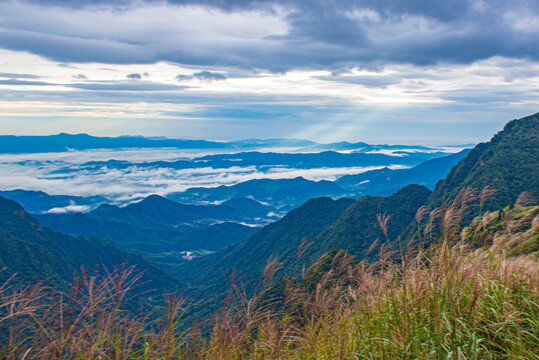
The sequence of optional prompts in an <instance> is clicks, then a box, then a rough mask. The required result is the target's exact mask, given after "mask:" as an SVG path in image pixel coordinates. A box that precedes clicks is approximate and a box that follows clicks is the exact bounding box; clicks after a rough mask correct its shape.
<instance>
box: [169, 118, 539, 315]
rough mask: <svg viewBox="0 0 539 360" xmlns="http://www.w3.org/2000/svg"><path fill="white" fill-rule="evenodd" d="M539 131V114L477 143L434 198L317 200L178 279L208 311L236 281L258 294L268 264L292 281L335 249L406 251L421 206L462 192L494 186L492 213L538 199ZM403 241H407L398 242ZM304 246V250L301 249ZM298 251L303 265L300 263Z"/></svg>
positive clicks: (411, 189) (424, 192)
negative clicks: (522, 198)
mask: <svg viewBox="0 0 539 360" xmlns="http://www.w3.org/2000/svg"><path fill="white" fill-rule="evenodd" d="M538 126H539V114H535V115H532V116H529V117H526V118H522V119H520V120H513V121H511V122H509V123H508V124H507V125H506V126H505V128H504V130H503V131H501V132H499V133H498V134H496V135H495V136H494V137H493V138H492V139H491V141H489V142H488V143H481V144H478V145H477V146H476V147H475V148H474V149H473V150H472V151H470V152H469V153H468V154H467V155H466V156H465V157H464V158H463V159H462V160H460V161H459V162H458V163H457V164H456V165H455V166H454V167H453V169H452V170H451V171H450V173H449V175H448V176H447V177H446V179H444V180H443V181H440V182H438V184H437V185H436V188H435V189H434V191H433V192H431V191H430V190H429V189H427V188H425V187H423V186H421V185H408V186H406V187H404V188H403V189H401V190H399V191H398V192H396V193H394V194H393V195H391V196H389V197H373V196H365V197H363V198H361V199H359V200H357V201H354V200H351V199H341V200H338V201H334V200H331V199H328V198H320V199H313V200H310V201H308V202H307V203H305V204H304V205H302V206H301V207H300V208H298V209H296V210H293V211H291V212H290V213H289V214H288V215H287V216H285V217H284V218H283V219H281V220H279V221H278V222H276V223H273V224H270V225H267V226H266V227H264V228H263V229H262V230H261V231H260V232H259V233H257V234H255V235H253V236H252V237H251V238H249V239H247V240H245V241H244V242H242V243H239V244H237V245H234V246H231V247H228V248H225V249H222V250H220V251H218V252H215V253H213V254H211V255H208V256H206V257H203V258H200V259H195V260H194V261H192V262H190V263H185V264H183V265H182V266H181V267H180V268H179V269H178V273H177V275H178V276H179V278H180V280H181V281H182V282H183V283H185V284H186V285H187V286H188V287H190V293H191V294H192V297H193V298H194V299H195V303H194V308H195V311H203V312H204V311H206V312H207V311H209V310H208V309H209V308H212V309H214V310H216V307H215V306H217V305H218V304H220V303H222V301H223V299H224V298H225V296H226V293H227V291H228V284H229V283H230V281H232V279H236V280H237V281H241V282H242V284H243V285H242V286H243V287H244V288H246V289H247V290H249V291H253V289H255V288H256V287H257V281H259V279H260V278H261V277H262V274H263V271H264V268H265V265H266V262H267V261H268V259H270V257H271V258H273V259H275V260H276V261H278V262H279V264H280V267H281V269H280V271H281V273H282V274H291V273H293V272H297V271H298V270H299V269H301V268H303V267H304V266H309V264H312V263H313V262H314V261H316V259H317V258H319V257H320V256H321V255H323V254H324V253H325V252H327V251H330V250H332V249H333V248H341V249H344V250H346V251H348V252H349V253H350V254H352V255H356V256H357V257H358V258H359V259H363V258H365V256H366V255H367V251H368V250H369V248H371V246H372V245H373V244H374V243H375V242H376V241H377V240H378V241H380V244H381V243H384V242H386V241H388V242H389V243H392V244H393V247H394V249H395V250H401V251H402V248H403V247H404V246H406V243H407V242H408V241H410V240H411V237H412V236H413V235H411V234H414V233H415V232H414V231H413V230H412V231H410V230H409V229H410V228H412V229H415V228H416V227H417V224H416V219H415V215H416V212H417V210H418V209H419V208H420V207H421V206H428V207H429V208H430V210H432V209H434V207H435V206H437V205H440V204H441V202H442V201H444V200H445V199H451V198H454V197H455V196H456V194H457V192H458V191H459V190H461V189H462V188H464V187H473V188H475V189H476V190H481V189H483V188H484V187H485V186H487V185H491V186H494V187H495V188H496V193H495V194H494V195H493V196H492V197H491V199H490V200H489V204H490V205H489V206H492V207H495V206H498V208H501V207H503V206H505V205H509V204H511V203H514V202H516V201H517V198H518V197H519V195H520V194H521V193H522V192H523V191H528V192H529V193H530V194H531V195H530V196H531V197H532V198H534V197H535V199H537V197H536V196H537V194H538V191H539V186H538V185H539V184H538V180H537V179H539V167H538V166H537V164H538V163H539V131H538V130H539V129H538ZM508 147H509V148H508ZM461 155H462V154H461ZM536 201H537V200H535V202H536ZM489 206H486V207H485V209H487V208H488V207H489ZM378 217H380V218H381V220H382V222H383V221H384V218H385V219H387V222H386V225H387V234H384V233H383V231H382V229H381V227H380V226H378V222H379V220H378ZM402 234H403V236H405V237H404V238H400V237H399V236H400V235H402ZM303 239H305V241H306V244H307V245H308V246H307V248H306V249H305V248H303V246H302V245H301V244H302V241H304V240H303ZM300 248H303V249H302V250H301V252H303V255H302V259H303V260H301V259H299V260H298V255H297V254H298V249H300ZM300 260H301V261H300ZM212 306H214V307H212ZM199 308H200V309H201V310H197V309H199Z"/></svg>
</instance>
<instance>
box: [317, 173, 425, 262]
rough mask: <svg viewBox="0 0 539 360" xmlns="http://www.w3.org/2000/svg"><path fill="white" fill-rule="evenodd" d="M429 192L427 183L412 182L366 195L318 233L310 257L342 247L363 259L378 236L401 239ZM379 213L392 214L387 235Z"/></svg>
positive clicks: (383, 241) (387, 239)
mask: <svg viewBox="0 0 539 360" xmlns="http://www.w3.org/2000/svg"><path fill="white" fill-rule="evenodd" d="M430 194H431V191H430V190H429V189H427V188H426V187H424V186H422V185H415V184H412V185H407V186H406V187H404V188H402V189H401V190H399V191H397V192H396V193H394V194H393V195H391V196H387V197H382V196H364V197H362V198H361V199H359V200H358V201H356V202H355V203H354V204H353V205H352V206H350V207H349V208H348V209H347V210H346V211H345V212H344V213H343V214H342V216H341V217H340V218H339V219H338V220H337V221H335V222H334V223H333V224H332V225H331V226H330V227H328V228H327V229H325V230H324V231H323V232H322V233H320V234H319V235H318V236H317V238H316V239H315V245H313V246H312V247H311V248H309V250H307V255H308V256H309V257H310V259H311V261H315V260H316V259H318V258H319V257H320V256H322V255H323V254H324V253H326V252H328V251H330V250H332V249H335V248H340V249H344V250H346V251H347V252H348V253H349V254H351V255H354V256H357V257H358V258H359V259H364V258H365V257H366V256H367V250H368V249H369V247H370V246H371V245H372V244H373V243H374V242H375V241H376V240H379V243H380V244H383V243H385V242H386V241H389V242H390V243H398V241H397V240H398V237H399V235H400V234H401V232H402V230H403V229H404V228H406V226H408V224H410V223H411V222H412V221H413V219H414V217H415V214H416V212H417V210H418V209H419V208H420V207H421V206H422V205H424V204H425V202H426V201H427V199H428V198H429V195H430ZM379 214H381V215H386V216H388V217H389V218H388V219H389V220H388V222H387V237H386V235H385V234H384V233H383V231H382V229H381V227H380V225H379V223H378V215H379ZM397 246H398V244H397V245H394V246H393V247H394V248H396V247H397ZM395 250H399V249H395ZM375 255H377V254H376V252H375Z"/></svg>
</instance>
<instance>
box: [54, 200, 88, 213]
mask: <svg viewBox="0 0 539 360" xmlns="http://www.w3.org/2000/svg"><path fill="white" fill-rule="evenodd" d="M90 210H92V207H91V206H89V205H76V204H75V203H72V204H70V205H68V206H65V207H55V208H52V209H49V210H48V211H47V213H48V214H67V213H74V212H78V213H81V212H82V213H84V212H88V211H90Z"/></svg>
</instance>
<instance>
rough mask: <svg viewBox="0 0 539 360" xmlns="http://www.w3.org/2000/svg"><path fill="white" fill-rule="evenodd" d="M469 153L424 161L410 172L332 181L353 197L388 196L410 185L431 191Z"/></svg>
mask: <svg viewBox="0 0 539 360" xmlns="http://www.w3.org/2000/svg"><path fill="white" fill-rule="evenodd" d="M469 152H470V150H469V149H465V150H462V151H460V152H458V153H455V154H451V155H447V156H442V157H439V158H435V159H430V160H427V161H425V162H422V163H421V164H419V165H417V166H414V167H413V168H409V169H397V170H391V169H389V168H383V169H378V170H371V171H367V172H364V173H361V174H357V175H345V176H343V177H341V178H339V179H337V180H335V183H336V184H337V185H339V186H340V187H341V188H343V189H344V190H345V191H346V192H347V193H348V194H349V195H351V196H354V197H359V196H362V195H378V196H388V195H390V194H393V193H394V192H396V191H397V190H399V189H401V188H403V187H404V186H406V185H409V184H419V185H423V186H425V187H427V188H429V189H431V190H433V189H434V187H435V186H436V183H437V182H438V181H439V180H441V179H443V178H445V177H446V176H447V174H448V173H449V172H450V171H451V168H452V167H453V166H455V165H456V164H457V163H458V162H459V161H460V160H462V159H463V158H464V157H465V156H466V155H467V154H468V153H469Z"/></svg>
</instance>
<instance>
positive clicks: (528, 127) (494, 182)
mask: <svg viewBox="0 0 539 360" xmlns="http://www.w3.org/2000/svg"><path fill="white" fill-rule="evenodd" d="M538 164H539V113H537V114H534V115H531V116H527V117H524V118H522V119H518V120H512V121H510V122H509V123H507V125H505V127H504V129H503V130H502V131H500V132H498V133H497V134H496V135H494V137H493V138H492V139H491V140H490V141H489V142H487V143H481V144H478V145H477V146H476V147H474V148H473V150H472V151H471V152H470V153H469V154H468V155H467V156H466V157H465V158H464V159H463V160H461V161H460V162H459V163H458V164H457V165H456V166H455V167H453V169H452V170H451V172H450V173H449V175H448V176H447V177H446V178H445V180H443V181H441V182H440V183H438V185H437V186H436V189H435V190H434V192H433V194H432V195H431V197H430V199H429V204H430V205H439V204H440V202H441V201H442V199H444V198H454V197H455V195H456V194H457V193H458V192H459V190H460V189H462V188H463V187H466V186H470V187H472V188H474V189H476V190H478V191H480V190H481V189H483V188H484V187H485V186H493V187H494V188H495V189H496V194H494V196H492V198H491V199H490V200H489V201H488V202H487V203H486V204H485V207H484V209H491V210H496V209H500V208H503V207H505V206H506V205H509V204H511V203H514V202H515V201H516V200H517V198H518V197H519V195H520V194H521V193H522V192H523V191H528V192H530V193H531V195H532V196H533V197H534V198H535V199H536V200H537V199H539V166H538Z"/></svg>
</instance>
